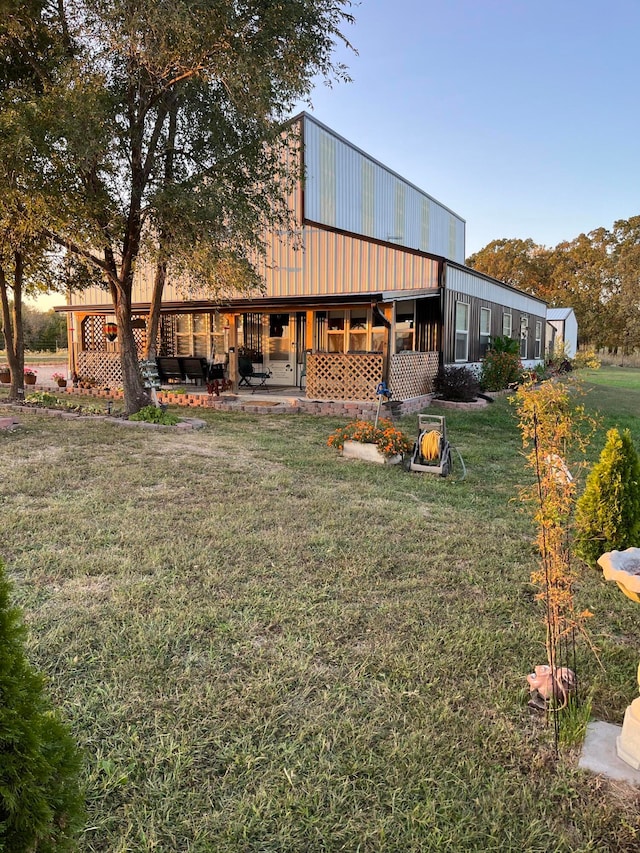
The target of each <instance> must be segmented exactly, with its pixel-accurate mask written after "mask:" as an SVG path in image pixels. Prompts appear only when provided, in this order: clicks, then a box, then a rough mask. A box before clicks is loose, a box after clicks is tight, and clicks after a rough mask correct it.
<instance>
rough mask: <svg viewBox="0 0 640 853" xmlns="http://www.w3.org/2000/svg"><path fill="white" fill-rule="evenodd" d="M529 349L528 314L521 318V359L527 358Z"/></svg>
mask: <svg viewBox="0 0 640 853" xmlns="http://www.w3.org/2000/svg"><path fill="white" fill-rule="evenodd" d="M528 349H529V318H528V317H527V315H526V314H523V315H522V316H521V317H520V358H526V357H527V352H528Z"/></svg>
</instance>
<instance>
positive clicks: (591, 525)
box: [574, 429, 640, 566]
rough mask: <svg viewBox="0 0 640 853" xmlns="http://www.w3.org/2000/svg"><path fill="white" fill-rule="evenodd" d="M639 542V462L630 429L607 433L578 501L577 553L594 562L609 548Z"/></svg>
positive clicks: (628, 546) (615, 548) (575, 546)
mask: <svg viewBox="0 0 640 853" xmlns="http://www.w3.org/2000/svg"><path fill="white" fill-rule="evenodd" d="M632 546H640V462H639V461H638V454H637V452H636V449H635V447H634V446H633V441H632V440H631V434H630V432H629V430H624V432H623V433H622V435H620V433H619V432H618V430H617V429H610V430H609V431H608V433H607V440H606V443H605V446H604V448H603V450H602V453H601V454H600V460H599V462H598V463H597V464H596V465H594V467H593V469H592V470H591V473H590V474H589V476H588V477H587V483H586V486H585V490H584V493H583V494H582V496H581V497H580V498H579V500H578V502H577V504H576V536H575V545H574V553H575V554H576V556H578V557H580V558H581V559H583V560H584V561H585V563H588V564H589V565H591V566H596V564H597V560H598V557H600V556H602V554H604V553H606V552H607V551H613V550H616V551H624V550H625V549H626V548H630V547H632Z"/></svg>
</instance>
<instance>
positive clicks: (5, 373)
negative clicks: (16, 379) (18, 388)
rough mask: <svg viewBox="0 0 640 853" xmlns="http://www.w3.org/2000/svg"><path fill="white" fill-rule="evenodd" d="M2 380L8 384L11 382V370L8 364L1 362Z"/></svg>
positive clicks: (0, 373)
mask: <svg viewBox="0 0 640 853" xmlns="http://www.w3.org/2000/svg"><path fill="white" fill-rule="evenodd" d="M0 382H4V383H6V384H7V385H8V384H9V383H10V382H11V371H10V370H9V366H8V365H7V364H0Z"/></svg>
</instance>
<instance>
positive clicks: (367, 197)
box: [361, 157, 375, 237]
mask: <svg viewBox="0 0 640 853" xmlns="http://www.w3.org/2000/svg"><path fill="white" fill-rule="evenodd" d="M361 169H362V233H363V234H364V235H365V236H366V237H373V232H374V230H375V174H374V169H373V163H370V162H369V161H368V160H365V159H364V157H363V158H362V165H361Z"/></svg>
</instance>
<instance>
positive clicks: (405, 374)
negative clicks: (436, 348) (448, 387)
mask: <svg viewBox="0 0 640 853" xmlns="http://www.w3.org/2000/svg"><path fill="white" fill-rule="evenodd" d="M437 373H438V353H437V352H400V353H396V354H395V355H392V356H391V370H390V371H389V387H390V388H391V392H392V394H393V399H394V400H410V399H411V398H412V397H420V396H422V395H423V394H430V393H431V392H432V391H433V382H434V380H435V378H436V374H437Z"/></svg>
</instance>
